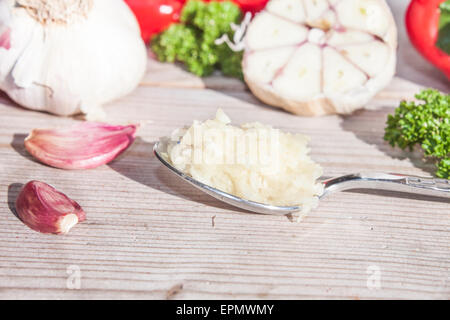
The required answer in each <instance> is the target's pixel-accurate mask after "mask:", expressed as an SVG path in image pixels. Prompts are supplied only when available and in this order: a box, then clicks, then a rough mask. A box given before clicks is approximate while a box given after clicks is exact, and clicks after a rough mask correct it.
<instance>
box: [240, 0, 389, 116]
mask: <svg viewBox="0 0 450 320" xmlns="http://www.w3.org/2000/svg"><path fill="white" fill-rule="evenodd" d="M396 49H397V29H396V26H395V22H394V19H393V17H392V13H391V11H390V9H389V7H388V6H387V4H386V2H385V0H302V1H298V0H270V1H269V2H268V3H267V6H266V8H265V10H263V11H261V12H260V13H258V14H257V15H256V16H255V17H254V19H253V20H252V22H251V23H250V25H249V27H248V29H247V33H246V36H245V53H244V60H243V72H244V78H245V81H246V83H247V85H248V86H249V88H250V90H251V91H252V92H253V93H254V94H255V96H257V97H258V98H259V99H260V100H262V101H263V102H265V103H267V104H270V105H273V106H276V107H280V108H283V109H286V110H288V111H290V112H292V113H295V114H300V115H323V114H330V113H341V114H347V113H351V112H352V111H354V110H356V109H358V108H362V107H363V106H364V105H365V104H366V103H367V102H368V101H369V100H370V99H371V98H372V97H374V96H375V94H376V93H377V92H378V91H380V90H381V89H383V88H384V87H385V86H387V85H388V84H389V82H390V81H391V79H392V77H393V75H394V72H395V64H396Z"/></svg>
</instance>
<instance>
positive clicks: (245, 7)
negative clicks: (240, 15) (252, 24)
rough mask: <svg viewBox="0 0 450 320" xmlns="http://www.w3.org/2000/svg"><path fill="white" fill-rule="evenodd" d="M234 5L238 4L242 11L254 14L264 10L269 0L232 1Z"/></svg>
mask: <svg viewBox="0 0 450 320" xmlns="http://www.w3.org/2000/svg"><path fill="white" fill-rule="evenodd" d="M232 1H233V2H234V3H236V4H238V5H239V7H240V8H241V9H242V11H245V12H247V11H250V12H251V13H256V12H258V11H261V10H262V9H264V8H265V6H266V4H267V2H269V0H232Z"/></svg>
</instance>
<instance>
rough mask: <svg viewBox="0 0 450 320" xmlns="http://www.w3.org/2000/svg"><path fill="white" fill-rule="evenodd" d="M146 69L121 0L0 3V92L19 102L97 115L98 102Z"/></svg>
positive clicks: (132, 83) (128, 87)
mask: <svg viewBox="0 0 450 320" xmlns="http://www.w3.org/2000/svg"><path fill="white" fill-rule="evenodd" d="M8 30H9V31H8ZM6 32H9V37H8V39H9V42H10V46H9V47H8V46H5V45H2V44H5V43H7V42H5V41H1V39H2V38H3V37H4V36H6V34H7V33H6ZM146 64H147V50H146V47H145V44H144V42H143V41H142V39H141V37H140V30H139V26H138V24H137V21H136V19H135V17H134V15H133V13H132V12H131V10H130V9H129V8H128V6H127V5H126V4H125V3H124V2H123V1H122V0H45V1H44V0H17V1H14V0H0V90H3V91H5V92H6V93H7V94H8V96H9V97H10V98H11V99H12V100H14V101H15V102H16V103H18V104H19V105H22V106H24V107H26V108H29V109H33V110H39V111H46V112H50V113H53V114H56V115H62V116H68V115H73V114H77V113H80V112H83V113H86V114H87V115H88V119H92V118H94V119H95V118H99V115H102V112H101V111H99V109H101V105H102V104H104V103H106V102H109V101H112V100H114V99H116V98H119V97H122V96H124V95H126V94H128V93H129V92H131V91H132V90H133V89H134V88H136V87H137V85H138V84H139V82H140V80H141V78H142V77H143V75H144V73H145V70H146Z"/></svg>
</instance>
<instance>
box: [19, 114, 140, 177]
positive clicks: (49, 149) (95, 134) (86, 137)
mask: <svg viewBox="0 0 450 320" xmlns="http://www.w3.org/2000/svg"><path fill="white" fill-rule="evenodd" d="M136 130H137V125H127V126H113V125H109V124H104V123H98V122H81V123H79V124H75V125H73V126H69V127H64V128H55V129H34V130H33V131H32V132H31V133H30V135H29V136H28V137H27V138H26V139H25V148H26V149H27V151H28V152H29V153H30V154H31V155H32V156H33V157H34V158H36V159H38V160H39V161H40V162H42V163H45V164H47V165H49V166H52V167H55V168H60V169H91V168H96V167H98V166H101V165H103V164H106V163H108V162H110V161H112V160H114V159H115V158H116V157H117V156H118V155H119V154H121V153H122V152H124V151H125V150H126V149H127V148H128V147H129V146H130V145H131V144H133V142H134V140H135V135H136Z"/></svg>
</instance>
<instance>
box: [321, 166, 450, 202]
mask: <svg viewBox="0 0 450 320" xmlns="http://www.w3.org/2000/svg"><path fill="white" fill-rule="evenodd" d="M324 184H325V190H324V193H323V194H322V196H321V198H322V197H324V196H326V195H328V194H330V193H331V192H336V191H343V190H349V189H375V190H389V191H398V192H408V193H415V194H420V195H429V196H435V197H448V198H450V180H447V179H434V178H423V177H416V176H406V175H401V174H396V173H378V172H372V173H356V174H349V175H346V176H342V177H338V178H333V179H330V180H327V181H325V182H324Z"/></svg>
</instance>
